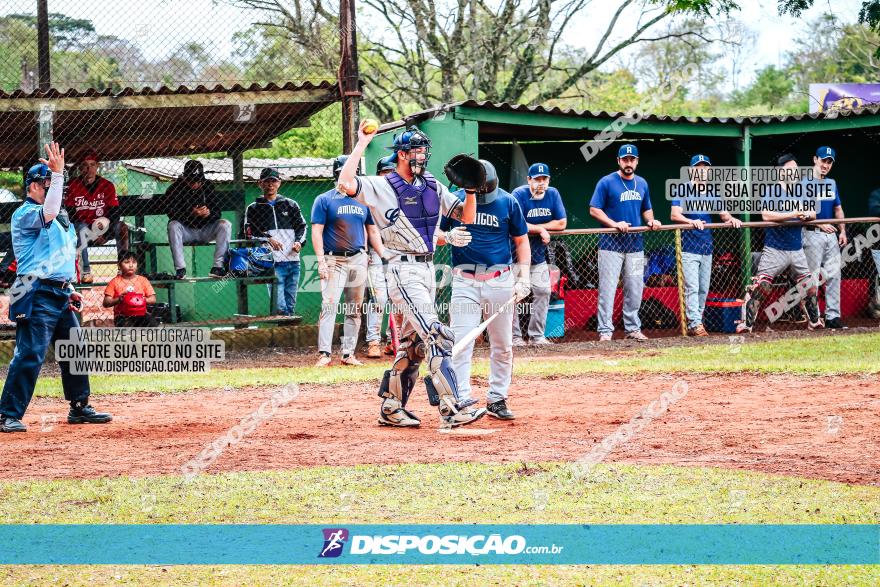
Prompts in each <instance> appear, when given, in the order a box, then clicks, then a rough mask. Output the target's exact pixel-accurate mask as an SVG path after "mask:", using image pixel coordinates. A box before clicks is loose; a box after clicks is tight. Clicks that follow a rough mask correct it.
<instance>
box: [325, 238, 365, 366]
mask: <svg viewBox="0 0 880 587" xmlns="http://www.w3.org/2000/svg"><path fill="white" fill-rule="evenodd" d="M326 260H327V269H328V271H329V272H330V276H329V277H328V278H327V279H322V280H321V316H320V318H319V321H318V351H320V352H322V353H328V354H329V353H330V352H331V349H332V346H333V327H334V325H335V324H336V316H337V315H338V313H339V311H340V310H341V311H342V312H343V313H344V314H345V322H344V323H343V327H342V354H343V356H345V355H351V354H354V351H355V349H356V348H357V339H358V331H359V330H360V328H361V306H362V304H363V302H364V287H366V283H367V254H366V253H364V252H360V253H358V254H357V255H354V256H353V257H329V256H328V257H326ZM343 293H344V294H345V301H344V303H343V306H342V308H339V298H340V296H342V295H343Z"/></svg>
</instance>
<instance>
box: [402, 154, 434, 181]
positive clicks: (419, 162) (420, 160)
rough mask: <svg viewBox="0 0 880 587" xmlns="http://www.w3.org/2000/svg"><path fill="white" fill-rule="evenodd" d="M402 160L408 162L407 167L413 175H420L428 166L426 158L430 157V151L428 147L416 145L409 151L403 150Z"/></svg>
mask: <svg viewBox="0 0 880 587" xmlns="http://www.w3.org/2000/svg"><path fill="white" fill-rule="evenodd" d="M403 154H404V155H403V160H404V161H406V162H407V163H409V168H410V169H411V170H412V172H413V175H422V173H424V171H425V168H426V167H427V166H428V159H430V158H431V152H430V151H429V150H428V147H416V148H413V149H410V150H409V151H404V152H403Z"/></svg>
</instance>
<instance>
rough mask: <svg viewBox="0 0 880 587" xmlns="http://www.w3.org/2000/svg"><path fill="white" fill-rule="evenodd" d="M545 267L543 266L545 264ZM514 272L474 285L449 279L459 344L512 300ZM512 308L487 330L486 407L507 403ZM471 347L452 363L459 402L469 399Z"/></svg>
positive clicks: (451, 316)
mask: <svg viewBox="0 0 880 587" xmlns="http://www.w3.org/2000/svg"><path fill="white" fill-rule="evenodd" d="M545 267H546V264H545ZM513 284H514V277H513V271H507V272H505V273H504V274H503V275H501V276H499V277H496V278H495V279H490V280H487V281H477V280H475V279H470V278H468V277H461V276H459V275H456V276H454V277H453V278H452V301H451V304H450V307H449V325H450V326H451V327H452V330H453V331H454V332H455V340H461V339H462V338H464V337H465V335H467V333H469V332H471V331H472V330H473V329H474V328H476V327H477V326H479V325H480V323H481V322H482V321H483V320H484V319H485V318H488V317H489V316H491V315H492V314H494V313H495V312H496V311H498V310H499V309H501V307H502V306H504V304H505V303H506V302H508V301H509V300H510V298H511V297H512V296H513ZM514 305H515V304H510V305H509V306H507V308H506V309H505V310H504V312H502V313H501V315H499V316H498V317H497V318H495V319H494V320H493V321H492V323H491V324H489V326H488V328H487V329H486V330H487V331H488V333H489V391H488V392H487V393H486V403H488V404H491V403H493V402H497V401H499V400H502V399H507V390H508V388H509V387H510V377H511V374H512V373H513V336H512V335H513V331H512V330H511V326H510V323H511V322H513V315H514V312H515V310H514ZM473 352H474V343H473V342H471V343H470V344H469V345H467V346H466V347H465V348H464V349H462V351H461V353H459V354H458V355H457V356H456V357H455V358H454V359H453V360H452V368H453V369H454V370H455V378H456V380H458V395H459V397H460V398H461V399H470V397H471V358H472V355H473Z"/></svg>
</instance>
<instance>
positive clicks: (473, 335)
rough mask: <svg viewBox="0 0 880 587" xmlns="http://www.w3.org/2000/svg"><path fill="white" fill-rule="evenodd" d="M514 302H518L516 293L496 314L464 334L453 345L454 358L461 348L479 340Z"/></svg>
mask: <svg viewBox="0 0 880 587" xmlns="http://www.w3.org/2000/svg"><path fill="white" fill-rule="evenodd" d="M514 302H516V295H514V296H512V297H511V298H510V299H509V300H507V301H506V302H505V303H504V304H503V305H502V306H501V307H500V308H498V310H497V311H496V312H495V313H494V314H492V315H491V316H489V317H488V318H486V319H485V320H483V322H482V323H481V324H480V325H479V326H477V327H476V328H474V329H473V330H471V331H470V332H468V333H467V334H466V335H464V337H463V338H462V339H461V340H459V341H457V342H456V343H455V344H454V345H453V346H452V354H451V356H452V357H453V358H454V357H455V356H456V355H458V354H459V353H461V350H462V349H463V348H464V347H466V346H467V345H469V344H470V343H472V342H473V341H475V340H477V337H478V336H480V335H481V334H482V333H483V331H484V330H486V329H487V328H488V327H489V325H490V324H491V323H492V321H493V320H495V318H497V317H498V316H500V315H501V312H503V311H504V310H505V309H506V308H508V307H509V306H510V305H511V304H513V303H514Z"/></svg>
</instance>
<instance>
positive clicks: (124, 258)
mask: <svg viewBox="0 0 880 587" xmlns="http://www.w3.org/2000/svg"><path fill="white" fill-rule="evenodd" d="M137 269H138V262H137V257H136V256H135V254H134V253H132V252H131V251H123V252H122V253H120V255H119V275H117V276H116V277H114V278H113V279H111V280H110V283H108V284H107V288H106V289H105V290H104V307H105V308H110V307H112V308H113V317H114V322H115V323H116V326H119V327H142V326H156V320H155V319H154V318H153V317H152V316H151V315H150V314H149V313H148V312H147V304H155V303H156V292H155V291H154V290H153V286H152V285H150V282H149V281H148V280H147V278H146V277H144V276H143V275H138V274H137Z"/></svg>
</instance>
